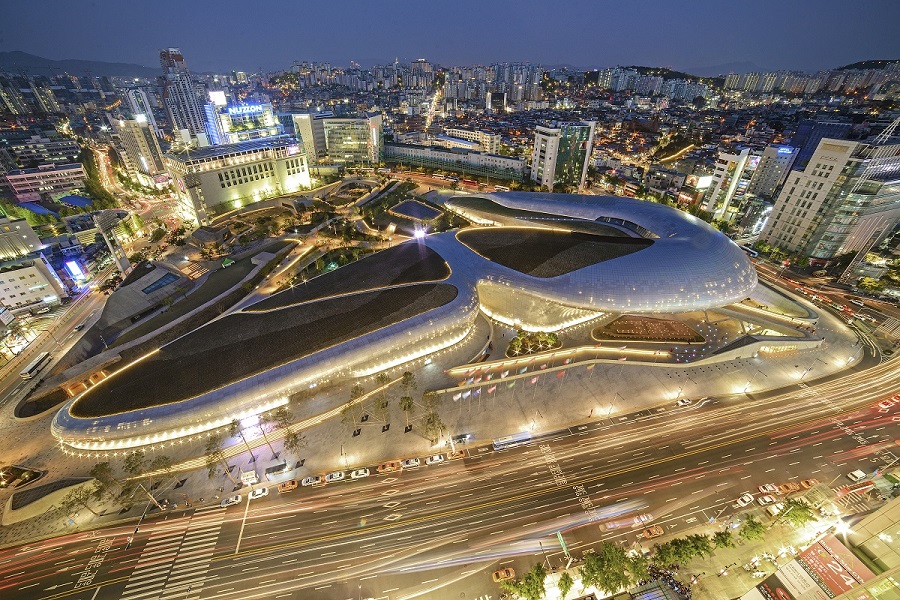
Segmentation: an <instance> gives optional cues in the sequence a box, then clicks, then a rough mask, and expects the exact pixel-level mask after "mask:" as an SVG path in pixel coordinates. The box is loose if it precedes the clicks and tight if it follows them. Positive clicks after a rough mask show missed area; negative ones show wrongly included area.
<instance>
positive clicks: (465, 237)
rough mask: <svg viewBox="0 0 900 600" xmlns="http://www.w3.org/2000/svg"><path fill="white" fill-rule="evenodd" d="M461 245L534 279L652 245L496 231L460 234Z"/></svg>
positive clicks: (534, 231) (627, 240) (572, 235)
mask: <svg viewBox="0 0 900 600" xmlns="http://www.w3.org/2000/svg"><path fill="white" fill-rule="evenodd" d="M457 238H458V239H459V241H461V242H462V243H463V244H465V245H466V246H468V247H469V248H471V249H472V250H474V251H475V252H477V253H478V254H481V255H482V256H484V257H485V258H487V259H489V260H492V261H494V262H496V263H499V264H501V265H503V266H504V267H509V268H510V269H515V270H516V271H519V272H520V273H525V274H527V275H532V276H534V277H541V278H547V277H556V276H558V275H564V274H566V273H570V272H572V271H577V270H578V269H583V268H584V267H589V266H591V265H595V264H597V263H601V262H603V261H606V260H611V259H613V258H619V257H621V256H627V255H628V254H631V253H632V252H637V251H638V250H641V249H643V248H646V247H647V246H649V245H650V244H652V243H653V241H652V240H647V239H644V238H632V237H610V236H598V235H588V234H584V233H570V232H564V231H548V230H546V229H529V228H526V227H521V228H520V227H499V228H490V229H471V230H463V231H460V232H459V233H458V234H457Z"/></svg>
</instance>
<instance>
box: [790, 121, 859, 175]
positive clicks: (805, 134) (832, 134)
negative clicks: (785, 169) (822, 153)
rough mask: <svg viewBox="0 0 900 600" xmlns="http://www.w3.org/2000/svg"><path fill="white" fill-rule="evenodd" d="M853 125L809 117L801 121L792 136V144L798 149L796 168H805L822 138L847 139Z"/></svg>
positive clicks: (795, 161)
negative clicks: (815, 119)
mask: <svg viewBox="0 0 900 600" xmlns="http://www.w3.org/2000/svg"><path fill="white" fill-rule="evenodd" d="M852 127H853V126H852V125H851V124H850V123H840V122H836V121H814V120H811V119H807V120H804V121H801V122H800V124H799V125H798V126H797V131H795V132H794V137H792V138H791V146H793V147H794V148H797V149H798V152H797V158H796V159H794V168H795V169H800V170H802V169H805V168H806V165H807V164H808V163H809V159H810V158H811V157H812V155H813V152H815V151H816V148H818V146H819V141H820V140H821V139H822V138H826V137H827V138H831V139H833V140H843V139H846V138H847V136H848V135H849V134H850V130H851V128H852Z"/></svg>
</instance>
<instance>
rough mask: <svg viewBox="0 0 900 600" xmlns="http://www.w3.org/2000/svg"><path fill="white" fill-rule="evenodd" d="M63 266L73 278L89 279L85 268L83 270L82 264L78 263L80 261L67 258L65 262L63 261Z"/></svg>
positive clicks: (77, 279) (79, 279) (76, 279)
mask: <svg viewBox="0 0 900 600" xmlns="http://www.w3.org/2000/svg"><path fill="white" fill-rule="evenodd" d="M63 266H64V267H65V269H66V272H67V273H68V274H69V276H70V277H71V278H72V279H73V280H75V281H87V275H85V274H84V270H82V268H81V265H79V264H78V261H75V260H67V261H66V262H65V263H63Z"/></svg>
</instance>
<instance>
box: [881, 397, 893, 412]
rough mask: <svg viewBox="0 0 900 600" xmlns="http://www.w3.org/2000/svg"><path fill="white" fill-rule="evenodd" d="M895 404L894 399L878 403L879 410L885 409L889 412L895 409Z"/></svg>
mask: <svg viewBox="0 0 900 600" xmlns="http://www.w3.org/2000/svg"><path fill="white" fill-rule="evenodd" d="M894 404H896V402H895V401H894V400H893V399H891V400H882V401H881V402H879V403H878V408H883V409H885V410H887V409H889V408H893V407H894Z"/></svg>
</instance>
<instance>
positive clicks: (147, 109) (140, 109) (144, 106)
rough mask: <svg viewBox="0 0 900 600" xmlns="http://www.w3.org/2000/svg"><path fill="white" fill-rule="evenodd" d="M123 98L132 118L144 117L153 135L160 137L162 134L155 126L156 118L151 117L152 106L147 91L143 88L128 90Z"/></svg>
mask: <svg viewBox="0 0 900 600" xmlns="http://www.w3.org/2000/svg"><path fill="white" fill-rule="evenodd" d="M124 96H125V101H126V102H127V103H128V108H130V109H131V114H132V116H136V115H144V117H145V118H146V119H147V123H148V124H149V126H150V129H151V130H152V131H153V134H154V135H156V136H157V137H162V135H163V132H162V129H160V128H159V125H157V124H156V117H154V116H153V106H152V104H151V102H150V97H149V96H148V95H147V91H146V90H144V89H143V88H128V89H127V90H125V92H124Z"/></svg>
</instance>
